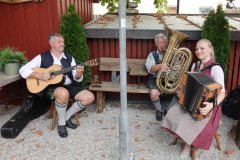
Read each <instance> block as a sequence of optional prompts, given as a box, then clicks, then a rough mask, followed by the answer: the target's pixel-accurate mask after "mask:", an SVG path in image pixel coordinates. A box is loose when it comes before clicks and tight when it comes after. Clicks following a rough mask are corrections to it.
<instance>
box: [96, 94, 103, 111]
mask: <svg viewBox="0 0 240 160" xmlns="http://www.w3.org/2000/svg"><path fill="white" fill-rule="evenodd" d="M104 106H105V92H101V91H98V92H97V102H96V112H97V113H102V112H103V108H104Z"/></svg>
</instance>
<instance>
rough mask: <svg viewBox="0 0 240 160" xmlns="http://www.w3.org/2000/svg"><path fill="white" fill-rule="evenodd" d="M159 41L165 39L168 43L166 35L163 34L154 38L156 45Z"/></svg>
mask: <svg viewBox="0 0 240 160" xmlns="http://www.w3.org/2000/svg"><path fill="white" fill-rule="evenodd" d="M158 39H164V40H166V41H167V37H166V36H165V35H164V34H162V33H159V34H157V35H156V36H155V37H154V42H155V44H156V42H157V40H158Z"/></svg>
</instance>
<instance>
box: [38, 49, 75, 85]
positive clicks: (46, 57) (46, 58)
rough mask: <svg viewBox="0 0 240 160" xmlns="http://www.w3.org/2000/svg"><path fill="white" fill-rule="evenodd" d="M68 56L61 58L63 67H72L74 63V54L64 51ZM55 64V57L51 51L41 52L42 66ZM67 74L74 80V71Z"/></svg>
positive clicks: (46, 66)
mask: <svg viewBox="0 0 240 160" xmlns="http://www.w3.org/2000/svg"><path fill="white" fill-rule="evenodd" d="M64 54H65V56H66V58H63V57H62V59H61V64H62V67H63V68H67V67H71V63H72V56H71V55H70V54H67V53H64ZM52 65H53V57H52V55H51V53H50V51H46V52H43V53H42V54H41V66H40V67H41V68H48V67H50V66H52ZM66 74H67V76H68V77H69V78H70V79H71V81H72V82H74V79H73V75H72V72H68V73H66Z"/></svg>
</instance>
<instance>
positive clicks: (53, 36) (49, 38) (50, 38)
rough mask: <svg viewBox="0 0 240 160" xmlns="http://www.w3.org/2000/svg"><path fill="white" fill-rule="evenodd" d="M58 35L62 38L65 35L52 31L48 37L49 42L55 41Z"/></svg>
mask: <svg viewBox="0 0 240 160" xmlns="http://www.w3.org/2000/svg"><path fill="white" fill-rule="evenodd" d="M56 37H61V38H63V36H62V35H61V34H59V33H52V34H50V36H49V37H48V42H49V43H50V42H52V41H54V40H55V38H56Z"/></svg>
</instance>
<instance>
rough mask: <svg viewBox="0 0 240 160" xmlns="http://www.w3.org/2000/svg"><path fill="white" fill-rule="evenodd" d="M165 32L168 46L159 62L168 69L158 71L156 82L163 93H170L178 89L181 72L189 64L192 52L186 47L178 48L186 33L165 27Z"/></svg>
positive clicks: (184, 70)
mask: <svg viewBox="0 0 240 160" xmlns="http://www.w3.org/2000/svg"><path fill="white" fill-rule="evenodd" d="M167 32H168V46H167V49H166V52H165V54H164V56H163V59H162V62H161V63H162V64H167V65H168V66H169V68H170V71H169V72H162V71H159V72H158V73H157V76H156V84H157V86H158V88H159V89H160V91H162V92H163V93H166V94H172V93H174V92H176V90H177V89H178V86H179V85H180V82H181V77H182V75H183V73H184V72H186V71H187V70H188V68H189V65H190V64H191V61H192V53H191V51H190V50H189V49H188V48H183V47H182V48H178V47H179V45H180V43H181V42H182V41H183V40H184V39H186V38H188V36H187V35H186V34H184V33H182V32H178V31H174V30H171V29H169V28H167Z"/></svg>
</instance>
